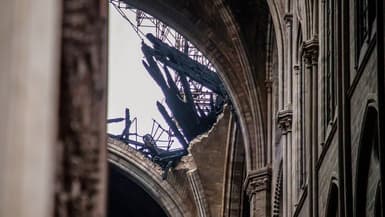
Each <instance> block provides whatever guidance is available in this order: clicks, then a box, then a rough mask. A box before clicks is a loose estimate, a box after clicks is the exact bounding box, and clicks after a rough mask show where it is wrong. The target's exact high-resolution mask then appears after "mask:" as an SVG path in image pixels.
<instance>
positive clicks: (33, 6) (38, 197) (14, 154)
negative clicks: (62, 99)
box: [0, 0, 61, 217]
mask: <svg viewBox="0 0 385 217" xmlns="http://www.w3.org/2000/svg"><path fill="white" fill-rule="evenodd" d="M60 7H61V2H60V1H51V0H34V1H30V0H12V1H2V2H1V7H0V32H1V33H0V216H2V217H48V216H52V207H53V192H54V185H53V178H54V164H55V163H54V162H55V158H54V149H55V148H56V147H57V144H56V142H55V139H56V138H55V137H56V125H57V109H58V103H57V101H58V99H57V96H58V88H57V87H58V77H59V70H58V69H59V55H60V52H59V48H60V19H61V13H60Z"/></svg>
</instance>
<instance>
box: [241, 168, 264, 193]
mask: <svg viewBox="0 0 385 217" xmlns="http://www.w3.org/2000/svg"><path fill="white" fill-rule="evenodd" d="M270 182H271V171H270V168H263V169H259V170H254V171H252V172H250V173H249V174H248V176H247V178H246V180H245V183H244V189H245V191H246V194H247V196H248V197H249V198H250V199H251V198H252V197H253V195H254V194H256V193H257V192H259V191H265V190H269V189H270Z"/></svg>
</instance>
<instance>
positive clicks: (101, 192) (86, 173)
mask: <svg viewBox="0 0 385 217" xmlns="http://www.w3.org/2000/svg"><path fill="white" fill-rule="evenodd" d="M62 5H63V11H62V14H63V19H62V47H61V52H62V54H61V64H60V66H61V68H60V69H61V70H60V73H61V74H60V97H59V103H60V105H59V115H58V116H59V132H58V140H59V145H57V146H56V150H55V152H56V161H55V163H56V165H55V166H56V174H55V202H54V203H55V208H54V216H56V217H70V216H79V217H102V216H104V215H105V207H106V205H105V203H106V201H105V200H106V179H107V157H106V150H107V147H106V118H107V115H106V107H107V49H106V48H107V22H106V21H107V2H106V1H102V0H99V1H94V0H83V1H78V0H63V1H62ZM38 10H40V9H38Z"/></svg>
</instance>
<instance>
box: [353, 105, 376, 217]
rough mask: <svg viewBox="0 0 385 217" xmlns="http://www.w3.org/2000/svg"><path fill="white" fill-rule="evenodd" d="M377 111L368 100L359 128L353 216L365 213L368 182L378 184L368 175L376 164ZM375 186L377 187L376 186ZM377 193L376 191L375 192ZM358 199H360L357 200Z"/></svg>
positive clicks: (362, 216)
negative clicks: (374, 161)
mask: <svg viewBox="0 0 385 217" xmlns="http://www.w3.org/2000/svg"><path fill="white" fill-rule="evenodd" d="M377 118H378V111H377V106H376V102H375V101H374V100H371V99H370V100H369V101H368V104H367V107H366V109H365V113H364V117H363V123H362V127H361V135H360V140H359V146H358V154H357V166H356V177H355V188H354V190H355V191H354V193H355V196H354V207H355V208H354V216H355V217H364V216H366V212H367V210H366V209H367V205H368V204H367V203H368V198H367V193H368V188H369V187H370V186H369V185H370V182H373V181H374V182H376V183H378V181H379V180H377V181H376V180H373V179H374V178H373V177H372V176H371V175H370V174H369V169H370V167H371V161H372V160H373V158H377V159H376V161H377V163H378V164H379V162H378V145H379V144H378V119H377ZM376 156H377V157H376ZM376 186H378V185H377V184H376ZM376 191H377V190H376ZM358 198H360V199H358Z"/></svg>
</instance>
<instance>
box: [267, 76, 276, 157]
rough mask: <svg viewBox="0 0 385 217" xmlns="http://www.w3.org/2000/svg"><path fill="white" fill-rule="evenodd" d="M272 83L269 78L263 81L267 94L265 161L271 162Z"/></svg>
mask: <svg viewBox="0 0 385 217" xmlns="http://www.w3.org/2000/svg"><path fill="white" fill-rule="evenodd" d="M272 84H273V82H272V81H271V80H266V81H265V87H266V95H267V114H268V115H267V129H268V131H267V163H268V164H271V163H272V161H273V153H274V152H273V143H272V138H273V137H272V131H273V126H272V123H273V120H272V119H273V115H272V114H273V96H272Z"/></svg>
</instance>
